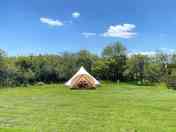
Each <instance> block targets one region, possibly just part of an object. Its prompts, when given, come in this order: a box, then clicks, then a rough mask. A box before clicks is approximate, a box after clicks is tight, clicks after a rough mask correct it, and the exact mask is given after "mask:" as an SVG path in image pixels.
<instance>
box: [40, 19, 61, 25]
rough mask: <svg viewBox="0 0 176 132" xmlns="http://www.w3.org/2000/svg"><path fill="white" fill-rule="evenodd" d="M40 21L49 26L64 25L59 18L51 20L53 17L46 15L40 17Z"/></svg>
mask: <svg viewBox="0 0 176 132" xmlns="http://www.w3.org/2000/svg"><path fill="white" fill-rule="evenodd" d="M40 21H41V22H42V23H45V24H48V25H49V26H52V27H61V26H63V25H64V23H63V22H61V21H60V20H53V19H51V18H47V17H41V18H40Z"/></svg>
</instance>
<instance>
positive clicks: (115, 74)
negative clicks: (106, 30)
mask: <svg viewBox="0 0 176 132" xmlns="http://www.w3.org/2000/svg"><path fill="white" fill-rule="evenodd" d="M102 56H103V58H104V60H105V61H106V62H107V63H106V65H107V66H108V67H109V68H108V74H107V76H108V78H109V79H110V80H112V81H117V80H123V72H124V70H125V65H126V56H127V55H126V48H125V47H124V46H123V45H122V44H121V43H120V42H116V43H114V44H112V45H110V46H107V47H105V49H104V50H103V52H102Z"/></svg>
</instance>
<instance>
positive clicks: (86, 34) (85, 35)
mask: <svg viewBox="0 0 176 132" xmlns="http://www.w3.org/2000/svg"><path fill="white" fill-rule="evenodd" d="M81 34H82V35H83V36H84V37H85V38H89V37H90V36H95V35H97V34H96V33H90V32H83V33H81Z"/></svg>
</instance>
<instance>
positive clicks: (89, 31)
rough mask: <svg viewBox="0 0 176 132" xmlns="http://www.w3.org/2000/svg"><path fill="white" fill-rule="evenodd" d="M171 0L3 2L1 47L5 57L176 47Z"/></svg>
mask: <svg viewBox="0 0 176 132" xmlns="http://www.w3.org/2000/svg"><path fill="white" fill-rule="evenodd" d="M175 7H176V1H175V0H167V1H166V0H29V1H27V0H2V1H1V4H0V49H3V50H5V51H6V52H7V53H8V55H10V56H16V55H30V54H40V53H41V54H57V53H61V52H65V51H69V52H77V51H79V50H80V49H86V50H89V51H91V52H93V53H95V54H100V53H101V51H102V49H103V48H104V47H106V46H107V45H108V44H111V43H114V42H116V41H120V42H121V43H123V44H124V45H125V46H126V47H127V49H128V51H129V52H134V53H136V52H137V53H138V52H141V53H153V52H154V51H156V50H163V51H165V52H173V51H174V50H175V49H176V37H175V35H176V30H175V28H176V15H175V12H176V8H175Z"/></svg>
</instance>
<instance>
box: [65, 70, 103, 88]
mask: <svg viewBox="0 0 176 132" xmlns="http://www.w3.org/2000/svg"><path fill="white" fill-rule="evenodd" d="M99 84H100V82H99V81H97V80H96V79H95V78H94V77H93V76H92V75H90V74H89V73H88V72H87V71H86V70H85V69H84V67H81V68H80V69H79V71H78V72H77V73H76V74H75V75H74V76H73V77H72V78H71V79H70V80H69V81H67V82H66V83H65V85H66V86H69V87H71V88H74V89H86V88H87V89H93V88H96V86H97V85H99Z"/></svg>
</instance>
